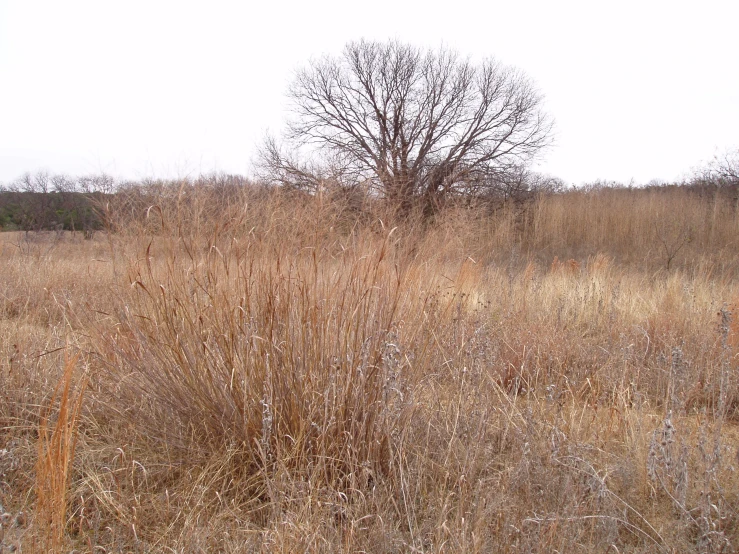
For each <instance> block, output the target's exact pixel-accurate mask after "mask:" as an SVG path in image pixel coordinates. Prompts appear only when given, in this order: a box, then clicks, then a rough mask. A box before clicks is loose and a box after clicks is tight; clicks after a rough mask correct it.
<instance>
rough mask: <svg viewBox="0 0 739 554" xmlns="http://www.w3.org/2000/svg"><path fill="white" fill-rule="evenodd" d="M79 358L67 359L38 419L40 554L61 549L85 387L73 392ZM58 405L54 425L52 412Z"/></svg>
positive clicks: (37, 462) (37, 508) (37, 502)
mask: <svg viewBox="0 0 739 554" xmlns="http://www.w3.org/2000/svg"><path fill="white" fill-rule="evenodd" d="M77 360H78V357H77V356H75V357H72V358H69V359H67V361H66V363H65V364H64V373H63V375H62V378H61V380H60V382H59V385H58V386H57V389H56V391H55V392H54V395H53V397H52V399H51V402H50V404H49V406H48V408H46V409H45V411H44V413H43V414H42V415H41V419H40V422H39V432H38V458H37V461H36V525H37V529H38V530H39V537H38V538H39V541H40V545H39V546H40V551H43V552H60V551H61V548H62V546H63V545H64V533H65V528H66V523H67V522H66V515H67V503H68V489H69V484H70V478H71V472H72V462H73V461H74V452H75V447H76V445H77V432H78V423H79V419H80V410H81V408H82V399H83V395H84V392H85V387H86V383H85V382H84V381H83V382H82V383H80V384H79V385H78V386H77V387H76V389H73V387H72V383H73V380H74V372H75V369H76V366H77ZM57 403H58V409H57V413H56V421H53V422H52V420H51V411H52V409H53V408H54V406H55V405H56V404H57Z"/></svg>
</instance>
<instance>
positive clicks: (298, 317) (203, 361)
mask: <svg viewBox="0 0 739 554" xmlns="http://www.w3.org/2000/svg"><path fill="white" fill-rule="evenodd" d="M105 209H106V210H107V214H106V215H107V216H108V220H109V222H110V225H111V227H110V229H109V232H107V233H98V234H96V235H95V237H94V238H93V239H92V240H84V238H83V237H82V235H79V234H78V235H76V236H75V235H72V234H71V233H67V234H55V233H36V234H34V233H30V234H22V233H3V234H0V504H1V505H2V510H0V511H2V512H3V514H2V518H3V519H2V530H1V531H0V540H2V546H0V550H2V549H3V548H4V549H5V550H2V551H3V552H6V551H11V548H15V549H16V550H15V551H16V552H32V553H33V552H88V553H119V552H120V553H122V552H134V553H144V552H161V553H175V552H176V553H197V552H428V553H436V552H439V553H440V552H604V553H605V552H609V553H624V552H644V553H646V552H665V553H672V552H734V551H736V549H737V548H738V547H739V513H738V510H739V475H737V471H738V470H739V427H738V426H737V424H738V423H739V209H738V206H737V203H736V200H733V199H731V198H729V197H728V196H726V197H725V196H722V195H703V196H701V195H699V194H697V193H695V192H694V191H690V190H687V189H684V188H665V189H650V190H625V189H601V190H591V191H570V192H567V193H563V194H558V195H552V196H545V197H542V198H539V199H537V200H535V201H533V202H532V203H531V204H530V205H528V206H527V207H526V208H525V209H523V208H521V207H503V208H500V209H498V210H495V211H490V210H487V211H485V210H483V209H462V208H459V209H453V208H450V209H448V210H447V211H445V212H444V213H442V214H441V215H439V216H438V217H437V218H435V219H434V221H431V222H428V221H426V222H416V223H413V221H412V220H404V221H402V222H396V223H393V219H392V217H390V216H386V215H383V214H382V213H379V212H377V213H375V212H371V211H368V210H360V209H358V208H357V207H356V206H354V205H353V204H351V203H347V202H341V201H338V200H334V201H332V200H328V199H325V198H320V197H312V198H308V197H298V196H296V195H292V196H291V195H288V194H281V193H272V194H266V193H256V192H248V191H241V192H239V193H238V194H230V195H229V196H228V197H223V196H218V192H217V191H208V190H200V191H198V190H192V191H185V190H184V189H179V190H177V191H170V190H162V191H159V196H157V197H156V198H155V201H154V202H151V203H149V204H148V205H147V203H146V202H144V203H141V202H139V203H136V202H131V203H126V202H123V201H121V202H120V203H119V204H116V203H115V202H113V203H110V204H108V205H107V206H106V207H105ZM3 535H4V536H3Z"/></svg>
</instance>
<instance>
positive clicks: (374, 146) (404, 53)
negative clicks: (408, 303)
mask: <svg viewBox="0 0 739 554" xmlns="http://www.w3.org/2000/svg"><path fill="white" fill-rule="evenodd" d="M288 95H289V97H290V98H291V99H292V101H293V116H294V117H293V118H292V119H291V121H289V124H288V129H289V131H288V138H289V139H290V141H294V143H296V144H298V145H299V146H301V147H305V146H311V145H312V146H316V147H318V149H317V150H318V152H320V153H322V154H324V155H326V154H328V155H330V158H331V164H330V167H331V168H334V170H333V171H329V173H331V174H339V175H341V176H342V177H343V178H348V177H351V178H352V179H353V182H356V183H360V182H363V183H367V182H370V183H371V184H372V186H373V187H374V188H375V190H377V191H378V192H379V193H381V194H382V195H383V196H385V197H386V198H388V199H390V200H391V201H393V202H395V203H397V204H398V205H400V206H403V205H409V204H410V203H411V202H415V201H417V200H418V199H419V198H423V199H424V200H425V201H426V202H427V203H428V204H431V205H433V204H434V203H438V202H439V201H441V200H443V199H444V198H445V197H447V196H448V195H450V194H453V193H457V192H464V193H474V192H476V191H478V190H479V189H481V188H484V187H485V185H486V183H490V182H491V181H495V179H494V178H493V179H491V175H495V174H503V173H506V174H507V173H510V172H511V170H512V169H513V168H515V167H520V166H523V165H526V164H527V163H528V162H529V161H530V160H531V159H532V158H533V157H534V156H535V155H536V154H537V153H538V152H539V151H540V150H541V149H542V148H543V147H545V146H547V145H548V144H549V143H550V140H551V130H552V121H551V119H550V118H549V117H548V116H547V115H546V113H544V111H543V109H542V96H541V95H540V94H539V93H538V91H537V90H536V88H535V87H534V85H533V83H532V82H531V81H530V80H529V78H528V77H526V75H524V74H523V73H522V72H521V71H519V70H517V69H514V68H511V67H508V66H505V65H502V64H501V63H499V62H497V61H495V60H493V59H487V60H485V61H483V62H482V63H480V64H473V63H472V62H471V61H470V60H469V59H464V58H462V57H460V56H459V55H458V54H457V53H456V52H454V51H451V50H449V49H446V48H439V49H437V50H422V49H419V48H416V47H413V46H410V45H406V44H402V43H400V42H397V41H390V42H384V43H381V42H369V41H364V40H362V41H359V42H351V43H349V44H347V46H346V47H345V49H344V51H343V54H342V55H341V56H340V57H331V56H324V57H322V58H320V59H317V60H314V61H312V62H310V63H309V64H308V66H307V67H305V68H304V69H302V70H300V71H299V72H298V74H297V76H296V78H295V80H294V82H293V83H292V85H291V87H290V89H289V92H288ZM263 153H264V154H266V156H263V160H264V161H265V162H266V164H265V165H267V166H268V167H270V168H271V169H272V170H273V171H276V172H277V173H279V174H280V175H282V176H283V178H290V177H296V178H299V180H300V179H302V180H304V181H305V180H306V178H307V176H309V175H311V174H312V172H311V171H310V167H309V166H302V167H301V166H299V164H297V163H288V162H287V159H286V158H285V157H283V156H280V152H279V149H278V147H277V146H276V145H275V144H274V143H271V144H270V143H269V142H268V143H267V144H266V147H265V149H264V151H263ZM337 168H338V169H337ZM280 172H281V173H280ZM308 180H309V179H308Z"/></svg>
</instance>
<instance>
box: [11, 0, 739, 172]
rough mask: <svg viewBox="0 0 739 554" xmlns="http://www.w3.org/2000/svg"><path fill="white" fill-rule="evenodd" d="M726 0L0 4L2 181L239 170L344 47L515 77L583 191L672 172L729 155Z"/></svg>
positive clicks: (67, 0) (735, 96)
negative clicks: (452, 54)
mask: <svg viewBox="0 0 739 554" xmlns="http://www.w3.org/2000/svg"><path fill="white" fill-rule="evenodd" d="M738 20H739V2H737V1H736V0H722V1H718V0H702V1H700V2H697V1H695V0H692V1H681V0H671V1H669V2H661V1H660V2H658V1H650V0H641V1H631V0H627V1H619V2H615V1H612V2H602V1H597V2H596V1H585V2H574V1H569V0H559V1H551V0H550V1H517V2H510V1H507V2H500V1H497V0H489V1H485V2H482V1H478V2H468V1H466V0H454V1H451V2H450V1H444V2H438V3H434V2H433V1H424V2H407V1H402V0H390V1H386V0H372V1H371V2H349V1H327V0H313V1H301V2H292V1H290V2H280V1H267V0H265V1H260V2H253V3H252V2H216V1H213V0H211V1H207V2H206V1H203V2H198V3H194V2H193V3H190V2H184V1H177V2H164V1H160V2H158V1H155V0H149V1H144V2H137V1H130V0H129V1H126V2H108V1H100V0H97V1H91V2H79V1H73V0H64V1H48V2H40V1H32V0H17V1H11V0H7V1H6V0H0V182H9V181H10V180H12V179H14V178H16V177H18V176H19V175H20V174H21V173H23V172H25V171H36V170H38V169H47V170H49V171H51V172H66V173H72V174H81V173H93V172H100V171H105V172H108V173H111V174H113V175H115V176H117V177H126V178H137V177H144V176H185V175H196V174H198V173H200V172H209V171H212V170H222V171H227V172H238V173H248V172H249V170H250V160H251V159H252V157H253V151H254V147H255V145H256V144H257V143H258V142H259V140H260V138H261V137H262V136H263V135H264V133H265V131H266V130H267V129H269V130H271V131H272V132H279V130H280V128H281V126H282V124H283V122H284V120H285V115H286V113H285V110H286V107H287V100H286V98H285V91H286V88H287V85H288V83H289V82H290V80H291V77H292V75H293V74H294V71H295V70H296V69H297V68H299V67H300V66H301V65H303V64H304V63H305V62H306V61H307V60H308V59H309V58H310V57H311V56H319V55H321V54H323V53H336V54H338V53H340V52H341V50H342V47H343V46H344V44H345V43H346V42H347V41H350V40H354V39H359V38H367V39H386V38H397V39H399V40H401V41H404V42H409V43H412V44H416V45H419V46H431V47H437V46H439V45H440V44H442V42H443V43H444V44H445V45H446V46H449V47H452V48H454V49H456V50H458V51H459V52H460V53H461V54H464V55H470V56H472V58H473V59H480V58H483V57H487V56H495V57H497V58H498V59H499V60H501V61H502V62H504V63H507V64H511V65H515V66H518V67H519V68H521V69H523V70H524V71H525V72H526V73H527V74H528V75H529V76H530V77H531V78H532V79H533V80H534V81H535V82H536V83H537V84H538V86H539V88H540V90H541V91H542V92H543V93H544V95H545V97H546V107H547V110H548V111H549V113H550V114H551V115H552V116H554V118H555V120H556V124H557V127H556V129H557V134H556V147H555V148H553V149H552V150H551V151H550V152H549V153H548V154H547V155H546V157H545V158H544V160H543V161H542V162H541V163H540V169H541V170H543V171H546V172H549V173H552V174H555V175H558V176H560V177H562V178H563V179H565V180H566V181H568V182H571V183H575V184H579V183H582V182H587V181H590V180H594V179H597V178H601V179H615V180H619V181H624V182H627V181H629V180H631V179H634V180H635V181H636V182H638V183H645V182H647V181H649V180H651V179H655V178H659V179H666V180H669V179H675V178H679V177H680V176H682V175H683V174H685V173H686V172H688V171H689V170H690V169H691V168H692V167H694V166H696V165H698V164H700V163H701V162H704V161H706V160H708V159H710V158H711V157H712V156H713V155H714V154H716V153H718V152H721V151H723V150H725V149H727V148H737V147H739V61H737V53H738V52H739V46H737V44H738V43H737V34H736V32H737V31H736V22H737V21H738Z"/></svg>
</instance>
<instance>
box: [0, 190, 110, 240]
mask: <svg viewBox="0 0 739 554" xmlns="http://www.w3.org/2000/svg"><path fill="white" fill-rule="evenodd" d="M102 199H103V193H100V192H93V193H83V192H16V191H2V192H0V230H3V231H52V230H56V231H61V230H64V231H83V232H85V233H89V232H92V231H96V230H99V229H101V228H102V227H103V220H102V218H101V217H100V214H99V212H98V211H97V210H96V208H95V206H96V205H97V204H98V203H99V202H100V201H102Z"/></svg>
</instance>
